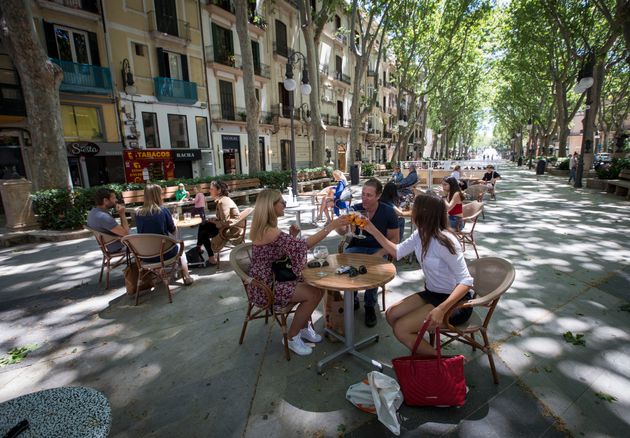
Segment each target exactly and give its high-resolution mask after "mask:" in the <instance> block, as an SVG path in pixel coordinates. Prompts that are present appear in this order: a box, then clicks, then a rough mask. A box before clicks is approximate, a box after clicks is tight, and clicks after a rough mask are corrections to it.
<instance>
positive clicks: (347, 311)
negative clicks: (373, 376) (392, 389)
mask: <svg viewBox="0 0 630 438" xmlns="http://www.w3.org/2000/svg"><path fill="white" fill-rule="evenodd" d="M343 325H344V330H345V336H341V335H340V334H338V333H336V332H335V331H333V330H330V329H326V333H329V334H330V335H331V336H334V337H335V338H337V339H339V340H340V341H342V342H343V343H344V344H345V347H344V348H342V349H341V350H338V351H336V352H334V353H333V354H331V355H330V356H327V357H325V358H324V359H322V360H320V361H319V362H317V372H318V373H321V372H322V368H323V367H325V366H326V365H327V364H328V363H330V362H332V361H333V360H336V359H338V358H339V357H341V356H343V355H344V354H351V355H353V356H355V357H357V358H359V359H361V360H363V361H365V362H367V363H369V364H370V365H372V366H373V367H374V368H376V369H377V370H379V371H383V365H382V364H381V363H380V362H378V361H376V360H374V359H370V358H369V357H367V356H366V355H365V354H363V353H359V352H358V351H357V349H358V348H361V347H363V346H365V345H367V344H369V343H372V342H378V337H379V335H372V336H368V337H367V338H365V339H361V340H360V341H357V342H355V341H354V292H343Z"/></svg>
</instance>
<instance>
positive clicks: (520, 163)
mask: <svg viewBox="0 0 630 438" xmlns="http://www.w3.org/2000/svg"><path fill="white" fill-rule="evenodd" d="M522 165H523V157H518V167H521V166H522Z"/></svg>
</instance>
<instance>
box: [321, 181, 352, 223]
mask: <svg viewBox="0 0 630 438" xmlns="http://www.w3.org/2000/svg"><path fill="white" fill-rule="evenodd" d="M332 176H333V179H334V180H335V181H336V182H337V185H336V186H335V187H330V188H329V189H328V196H325V197H324V199H322V204H321V206H320V208H319V216H318V220H321V219H322V216H323V214H324V213H325V214H326V222H330V221H332V218H333V216H332V214H331V213H330V210H331V209H333V210H334V212H335V215H337V216H339V210H343V209H346V208H347V207H348V205H347V202H346V201H340V200H339V198H340V197H341V194H342V193H343V190H344V189H345V188H346V187H347V186H348V180H347V179H346V176H345V175H344V174H343V172H342V171H341V170H339V169H336V170H333V173H332Z"/></svg>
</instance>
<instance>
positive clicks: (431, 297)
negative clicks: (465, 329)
mask: <svg viewBox="0 0 630 438" xmlns="http://www.w3.org/2000/svg"><path fill="white" fill-rule="evenodd" d="M412 220H413V221H414V223H415V224H416V231H414V233H413V234H412V235H411V237H409V238H408V239H407V240H405V241H404V242H402V243H399V244H394V243H392V242H391V241H389V240H388V239H387V238H386V237H385V236H383V235H382V234H381V233H380V232H379V231H378V230H377V229H376V227H374V225H373V224H372V223H371V222H368V223H367V224H366V226H365V230H366V231H368V232H369V233H370V234H371V235H373V236H374V237H375V238H376V240H378V242H379V243H380V244H381V246H382V248H383V249H385V250H386V251H387V252H388V253H389V254H390V255H391V256H393V257H396V259H398V260H400V259H401V258H403V257H405V256H407V255H408V254H410V253H411V252H412V251H413V252H415V253H416V258H417V259H418V260H419V261H420V264H421V266H422V270H423V272H424V278H425V290H424V291H422V292H418V293H416V294H413V295H411V296H408V297H407V298H405V299H403V300H402V301H400V302H398V303H396V304H394V305H393V306H391V307H390V308H389V309H388V310H387V313H386V317H387V322H388V323H389V325H391V326H392V329H393V330H394V335H395V336H396V338H397V339H398V340H399V341H400V342H402V343H403V344H404V345H406V346H407V347H408V348H409V349H410V350H411V349H412V348H413V344H414V341H415V340H416V336H417V334H418V330H419V329H420V327H421V326H422V324H423V323H424V321H426V320H431V325H430V329H434V328H435V327H437V326H438V325H440V326H441V325H442V322H443V320H444V315H445V314H446V312H447V311H448V310H449V309H450V308H451V307H453V306H454V305H456V304H457V303H458V302H459V301H461V300H463V299H466V298H470V294H469V290H470V288H471V287H472V285H473V278H472V277H471V275H470V273H469V272H468V267H467V266H466V261H465V260H464V254H463V252H462V248H461V246H460V244H459V242H458V241H457V238H456V237H455V235H453V233H452V232H450V231H449V229H448V218H447V214H446V205H445V204H444V202H443V201H442V200H441V199H440V198H438V197H436V196H431V195H419V196H417V197H416V199H415V201H414V203H413V210H412ZM471 313H472V309H470V308H467V309H459V310H457V311H455V312H454V313H453V314H451V317H450V319H449V323H451V324H453V325H458V324H461V323H463V322H465V321H467V320H468V318H470V315H471ZM418 354H426V355H431V354H435V349H434V348H433V347H432V346H431V345H430V344H429V343H428V342H426V341H422V342H421V343H420V346H419V348H418Z"/></svg>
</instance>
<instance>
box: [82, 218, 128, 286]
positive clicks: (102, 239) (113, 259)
mask: <svg viewBox="0 0 630 438" xmlns="http://www.w3.org/2000/svg"><path fill="white" fill-rule="evenodd" d="M85 228H87V229H88V230H90V231H91V232H92V234H94V238H95V239H96V242H97V243H98V246H99V248H100V249H101V252H102V253H103V261H102V263H101V275H100V276H99V277H98V282H99V283H100V282H101V281H103V271H105V269H107V270H106V271H105V289H109V273H110V271H111V270H112V269H114V268H117V267H118V266H121V265H123V264H124V265H125V266H128V265H129V257H128V254H129V253H128V252H127V250H126V248H125V246H124V245H123V248H122V250H121V251H117V252H111V251H110V250H109V249H107V245H110V244H112V243H114V242H120V241H121V240H122V237H120V236H113V235H111V234H105V233H101V232H100V231H96V230H94V229H92V228H90V227H85Z"/></svg>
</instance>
